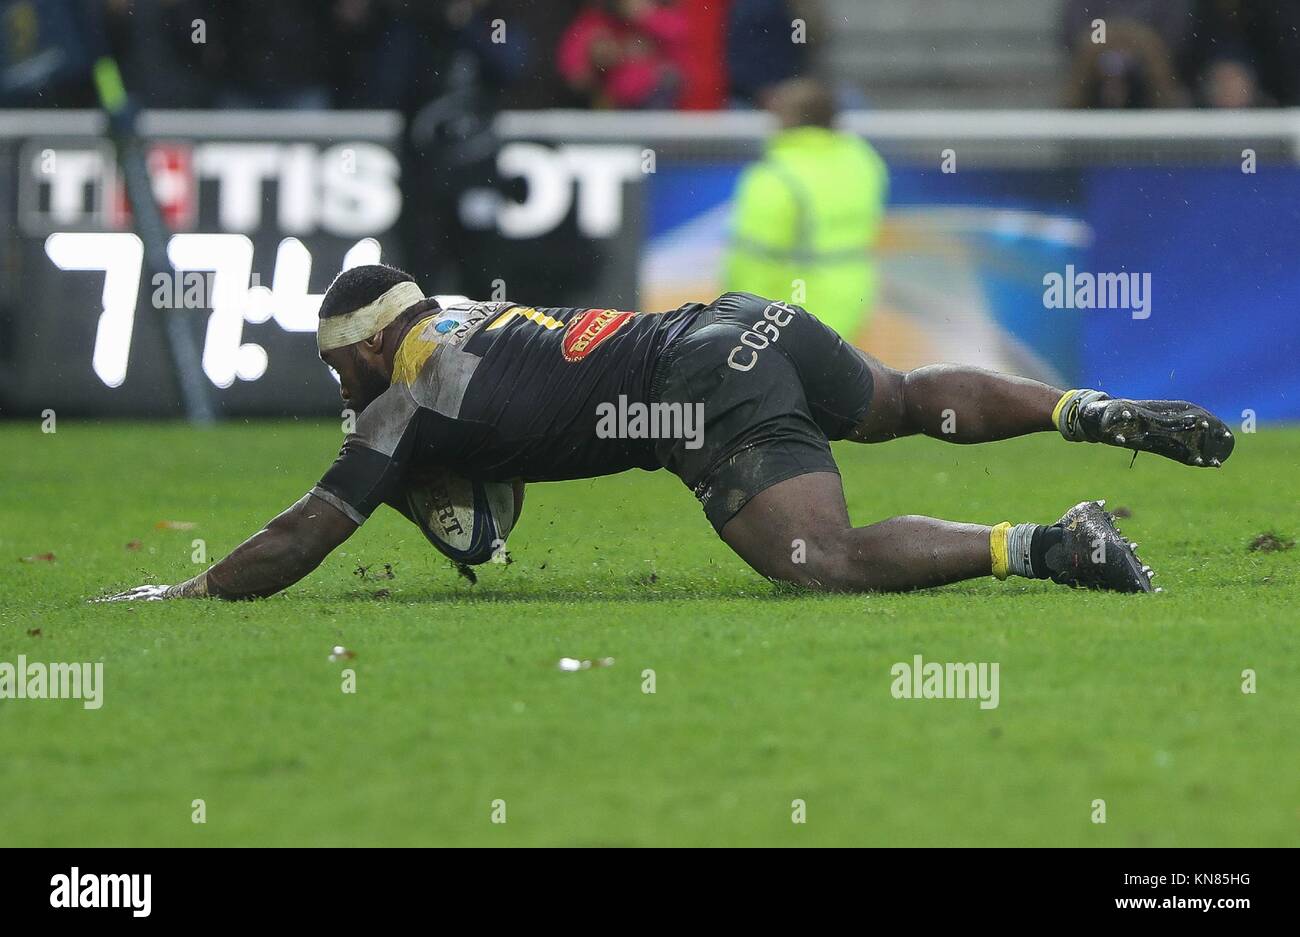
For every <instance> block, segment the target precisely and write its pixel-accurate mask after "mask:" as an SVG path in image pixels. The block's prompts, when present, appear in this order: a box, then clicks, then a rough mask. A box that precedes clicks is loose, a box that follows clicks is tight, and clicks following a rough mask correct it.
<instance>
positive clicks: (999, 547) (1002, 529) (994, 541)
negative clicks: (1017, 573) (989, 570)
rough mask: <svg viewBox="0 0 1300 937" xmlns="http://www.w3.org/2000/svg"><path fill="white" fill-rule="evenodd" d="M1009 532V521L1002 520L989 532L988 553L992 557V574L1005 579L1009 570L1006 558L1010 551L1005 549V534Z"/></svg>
mask: <svg viewBox="0 0 1300 937" xmlns="http://www.w3.org/2000/svg"><path fill="white" fill-rule="evenodd" d="M1010 533H1011V522H1010V521H1003V522H1002V523H1001V524H998V525H997V526H996V527H994V528H993V531H992V532H991V533H990V534H989V555H990V556H991V557H992V558H993V575H994V576H997V577H998V578H999V579H1006V578H1007V576H1008V575H1010V572H1011V571H1010V569H1009V561H1008V559H1007V557H1008V554H1009V552H1010V551H1009V550H1008V549H1007V535H1008V534H1010Z"/></svg>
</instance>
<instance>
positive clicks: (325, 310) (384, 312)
mask: <svg viewBox="0 0 1300 937" xmlns="http://www.w3.org/2000/svg"><path fill="white" fill-rule="evenodd" d="M429 302H430V301H427V300H425V298H424V293H423V291H421V289H420V288H419V287H418V286H417V285H416V283H415V279H414V278H413V277H412V276H411V275H410V274H409V273H403V272H402V271H401V270H398V269H397V268H395V267H388V266H385V265H383V264H365V265H363V266H360V267H353V268H352V269H351V270H344V271H343V272H342V273H340V274H339V275H338V276H337V277H336V278H335V279H334V282H333V283H332V284H331V285H330V288H329V289H328V290H326V292H325V298H324V299H323V300H321V304H320V325H319V326H318V327H317V330H316V343H317V346H318V347H319V349H320V357H321V360H322V361H324V362H325V363H326V364H327V365H329V366H330V367H331V368H333V369H334V370H335V371H336V372H338V375H339V389H340V392H341V393H342V394H343V399H344V400H346V401H347V402H348V404H349V405H350V406H352V407H353V408H354V409H356V410H358V411H360V410H363V409H365V408H366V407H367V406H368V405H369V404H370V402H371V401H372V400H374V399H375V398H376V397H378V396H379V395H380V394H382V393H383V392H384V391H386V390H387V389H388V385H389V382H390V381H391V380H392V373H393V369H392V355H393V350H394V347H395V343H394V342H392V341H385V339H386V338H391V337H392V336H391V334H390V333H393V332H394V331H395V330H400V329H401V328H402V326H403V325H404V324H405V323H406V321H407V319H408V318H409V315H408V313H413V312H415V311H417V310H419V309H421V308H423V307H424V306H426V305H427V304H428V303H429Z"/></svg>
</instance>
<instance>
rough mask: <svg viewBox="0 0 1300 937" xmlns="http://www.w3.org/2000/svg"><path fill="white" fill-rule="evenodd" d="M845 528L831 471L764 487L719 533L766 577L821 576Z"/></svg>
mask: <svg viewBox="0 0 1300 937" xmlns="http://www.w3.org/2000/svg"><path fill="white" fill-rule="evenodd" d="M848 530H849V512H848V507H847V505H845V503H844V487H843V485H842V483H841V482H840V476H839V475H838V474H836V473H835V472H813V473H809V474H806V475H797V476H795V477H793V478H787V479H785V480H784V481H780V482H777V483H776V484H774V485H771V486H770V487H767V488H764V489H763V490H762V491H760V492H758V493H757V494H756V495H754V496H753V497H752V498H750V499H749V500H748V501H747V502H746V503H745V506H744V507H742V508H741V509H740V511H739V512H737V513H736V515H735V516H734V517H732V518H731V520H729V521H727V523H726V524H725V525H724V526H723V527H722V529H721V531H719V534H720V536H721V537H722V540H723V542H724V543H726V544H727V546H729V547H731V549H733V550H735V551H736V553H737V555H739V556H740V558H741V559H743V560H744V561H745V562H746V563H748V564H749V565H750V566H752V567H753V568H754V569H755V570H756V571H757V572H758V573H760V574H761V575H763V576H766V577H767V578H769V579H777V580H780V581H782V582H799V583H809V582H812V581H815V580H820V579H823V578H824V577H825V575H826V572H827V567H828V566H829V565H831V564H833V563H834V562H835V554H836V553H837V552H838V550H839V546H840V543H841V541H842V539H843V535H844V533H845V532H846V531H848Z"/></svg>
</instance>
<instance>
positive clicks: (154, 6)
mask: <svg viewBox="0 0 1300 937" xmlns="http://www.w3.org/2000/svg"><path fill="white" fill-rule="evenodd" d="M176 3H177V0H107V2H106V3H105V4H104V7H105V13H106V21H107V29H108V34H109V42H110V44H111V45H112V48H113V54H114V56H115V57H116V58H117V61H118V64H119V65H120V66H121V69H122V79H123V81H124V83H125V84H126V87H127V90H128V91H130V92H131V94H132V95H133V96H134V97H135V98H136V99H137V100H138V101H139V102H140V103H141V104H142V105H143V106H145V107H166V108H194V107H210V106H211V105H212V103H213V90H214V89H213V87H212V83H211V81H210V80H209V78H208V76H207V75H206V74H205V73H204V71H203V68H202V66H201V56H200V48H199V46H198V45H197V44H196V43H195V42H194V33H193V31H192V28H191V27H190V24H188V23H187V24H183V25H182V24H179V23H177V22H175V20H174V13H175V8H176Z"/></svg>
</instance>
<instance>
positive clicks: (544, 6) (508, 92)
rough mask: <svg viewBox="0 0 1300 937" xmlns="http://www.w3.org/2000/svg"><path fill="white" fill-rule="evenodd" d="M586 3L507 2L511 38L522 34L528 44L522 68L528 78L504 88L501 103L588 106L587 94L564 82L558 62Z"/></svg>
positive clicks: (578, 0)
mask: <svg viewBox="0 0 1300 937" xmlns="http://www.w3.org/2000/svg"><path fill="white" fill-rule="evenodd" d="M584 6H586V0H509V2H508V3H506V4H504V7H505V12H504V13H503V14H502V15H503V16H504V18H505V21H506V23H507V24H508V25H507V28H508V29H509V30H510V33H509V35H510V40H511V42H513V41H514V39H515V37H516V35H517V34H519V33H522V35H523V38H524V40H525V41H526V43H527V60H526V61H525V63H524V67H523V71H524V73H525V74H526V75H527V78H525V79H523V80H519V81H514V82H511V83H510V84H509V85H508V86H506V87H505V88H504V89H503V96H502V106H503V107H507V108H519V109H534V108H542V107H585V106H587V103H588V101H589V98H588V97H587V95H586V94H583V93H580V92H578V91H576V90H575V89H573V88H570V87H569V84H568V82H566V81H562V80H560V78H559V74H558V71H557V68H556V64H555V50H556V49H558V48H559V45H560V39H561V38H562V37H563V36H564V33H565V31H566V30H567V29H568V28H569V24H570V23H572V22H573V20H574V17H576V16H577V15H578V13H579V12H580V11H581V10H582V8H583V7H584Z"/></svg>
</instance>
